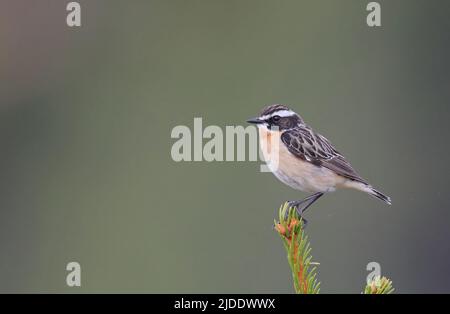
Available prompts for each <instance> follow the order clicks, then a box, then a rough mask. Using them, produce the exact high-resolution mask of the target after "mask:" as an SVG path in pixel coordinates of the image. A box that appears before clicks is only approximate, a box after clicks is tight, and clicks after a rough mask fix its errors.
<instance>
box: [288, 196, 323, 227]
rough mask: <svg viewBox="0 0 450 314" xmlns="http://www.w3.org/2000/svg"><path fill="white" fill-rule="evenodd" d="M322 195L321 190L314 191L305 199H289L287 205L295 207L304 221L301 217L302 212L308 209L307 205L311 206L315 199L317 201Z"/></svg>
mask: <svg viewBox="0 0 450 314" xmlns="http://www.w3.org/2000/svg"><path fill="white" fill-rule="evenodd" d="M322 195H323V192H317V193H314V194H312V195H310V196H308V197H306V198H305V199H302V200H299V201H290V202H288V203H289V206H290V207H295V209H296V211H297V214H298V215H299V216H300V217H301V218H302V219H303V220H304V221H305V223H306V220H305V219H304V218H303V213H304V212H305V211H306V209H308V207H309V206H311V205H312V204H313V203H314V202H315V201H317V200H318V199H319V198H320V197H321V196H322Z"/></svg>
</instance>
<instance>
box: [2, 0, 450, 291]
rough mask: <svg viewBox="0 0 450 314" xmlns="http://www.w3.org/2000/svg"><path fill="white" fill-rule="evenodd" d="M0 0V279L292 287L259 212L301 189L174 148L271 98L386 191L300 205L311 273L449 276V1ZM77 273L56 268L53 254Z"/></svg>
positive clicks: (433, 279)
mask: <svg viewBox="0 0 450 314" xmlns="http://www.w3.org/2000/svg"><path fill="white" fill-rule="evenodd" d="M79 2H80V4H81V9H82V26H81V27H80V28H75V29H72V28H69V27H68V26H67V25H66V14H67V13H66V10H65V8H66V4H67V3H68V1H60V0H53V1H49V0H41V1H25V0H0V47H1V48H0V254H1V258H0V292H63V293H72V292H145V293H147V292H148V293H156V292H158V293H159V292H177V293H190V292H192V293H206V292H209V293H216V292H217V293H234V292H240V293H262V292H266V293H269V292H274V293H291V292H292V291H293V289H292V282H291V273H290V271H289V268H288V263H287V260H286V256H285V251H284V248H283V247H282V244H281V241H280V239H279V238H278V236H277V234H276V233H275V232H274V231H273V229H272V223H273V219H274V218H275V217H276V213H277V209H278V207H279V205H280V204H281V203H282V202H283V201H285V200H292V199H298V198H301V197H303V196H305V195H304V194H302V193H300V192H297V191H295V190H292V189H290V188H289V187H287V186H284V185H283V184H281V183H280V182H278V181H277V180H276V179H275V178H274V177H273V175H271V174H269V173H261V172H259V165H260V162H212V163H208V162H190V163H189V162H180V163H176V162H174V161H173V160H172V159H171V156H170V150H171V146H172V144H173V143H174V142H175V140H173V139H171V136H170V134H171V130H172V128H173V127H174V126H176V125H187V126H189V127H191V128H192V125H193V118H194V117H202V118H203V123H204V125H219V126H221V127H224V126H226V125H245V122H244V121H245V120H246V119H247V118H248V117H251V116H254V115H255V114H257V113H258V112H259V110H260V109H261V107H263V106H264V105H265V104H270V103H285V104H289V105H291V107H292V108H293V109H294V110H296V111H298V112H299V113H301V115H302V116H303V118H304V119H305V120H306V121H307V122H308V123H309V124H310V125H312V126H314V128H315V129H316V130H318V131H319V132H321V133H322V134H324V135H325V136H327V137H328V138H330V139H331V140H332V141H333V142H334V144H335V145H336V146H337V148H338V149H339V150H341V151H343V152H345V155H346V156H347V157H348V158H349V160H350V161H351V162H352V164H353V165H354V167H355V168H356V169H357V170H358V171H359V172H360V173H361V175H363V176H364V177H365V178H367V179H368V180H369V181H370V182H371V183H372V184H373V185H374V186H376V187H378V188H379V189H380V190H382V191H383V192H385V193H386V194H388V195H390V196H391V197H392V199H393V205H392V206H390V207H389V206H386V205H385V204H383V203H381V202H379V201H377V200H375V199H373V198H371V197H369V196H367V195H365V194H363V193H359V192H354V191H342V192H339V193H334V194H330V195H328V196H327V197H324V198H322V199H321V200H320V201H319V202H318V203H316V204H315V205H314V206H313V208H312V209H311V210H310V211H309V212H308V214H307V218H308V220H309V225H308V233H309V235H310V239H311V244H312V248H313V252H312V253H313V256H314V260H316V261H318V262H320V263H321V265H320V269H319V276H320V280H321V282H322V292H325V293H336V292H344V293H359V292H360V291H362V288H363V286H364V282H365V278H366V275H367V274H368V272H367V271H366V265H367V263H369V262H371V261H376V262H379V263H380V264H381V271H382V273H383V274H384V275H386V276H388V277H390V278H391V279H392V280H393V282H394V286H395V288H396V290H397V292H398V293H434V292H441V293H442V292H450V280H449V274H450V273H449V269H448V265H449V264H450V244H449V236H450V228H449V218H450V212H449V206H450V197H449V195H448V186H449V184H448V175H449V170H450V169H449V157H448V156H449V154H450V149H449V147H448V136H449V132H450V126H449V119H450V114H449V101H450V91H449V90H450V89H449V86H450V84H449V83H450V77H449V69H450V61H449V58H448V56H449V55H450V42H449V30H450V19H449V18H448V11H449V9H450V3H449V2H448V1H445V0H441V1H437V0H435V1H425V0H420V1H419V0H417V1H412V0H403V1H400V0H398V1H380V3H381V7H382V27H380V28H369V27H368V26H367V25H366V15H367V12H366V5H367V3H368V2H369V1H360V0H346V1H332V0H328V1H324V0H321V1H317V0H309V1H298V0H295V1H294V0H292V1H287V0H283V1H268V0H245V1H243V0H240V1H237V0H227V1H225V0H220V1H219V0H213V1H206V0H202V1H199V0H189V1H182V0H170V1H163V0H161V1H143V0H133V1H118V0H108V1H106V0H96V1H79ZM70 261H77V262H79V263H80V264H81V268H82V287H81V288H69V287H67V286H66V274H67V272H66V270H65V267H66V264H67V263H68V262H70Z"/></svg>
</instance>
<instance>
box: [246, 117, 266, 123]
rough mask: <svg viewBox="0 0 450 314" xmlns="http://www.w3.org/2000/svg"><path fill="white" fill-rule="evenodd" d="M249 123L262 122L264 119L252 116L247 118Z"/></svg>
mask: <svg viewBox="0 0 450 314" xmlns="http://www.w3.org/2000/svg"><path fill="white" fill-rule="evenodd" d="M247 122H248V123H253V124H261V123H264V120H261V119H260V118H251V119H248V120H247Z"/></svg>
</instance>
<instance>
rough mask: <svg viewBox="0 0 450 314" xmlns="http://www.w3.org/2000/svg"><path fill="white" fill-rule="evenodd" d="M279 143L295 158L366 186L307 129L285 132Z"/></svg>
mask: <svg viewBox="0 0 450 314" xmlns="http://www.w3.org/2000/svg"><path fill="white" fill-rule="evenodd" d="M281 141H282V142H283V143H284V144H285V145H286V147H287V149H288V150H289V152H291V153H292V154H293V155H295V156H296V157H298V158H300V159H302V160H305V161H308V162H311V163H312V164H314V165H316V166H322V167H325V168H328V169H330V170H331V171H334V172H336V173H337V174H338V175H340V176H343V177H345V178H349V179H351V180H355V181H358V182H361V183H364V184H367V182H366V181H365V180H364V179H363V178H361V176H360V175H359V174H358V173H357V172H356V171H355V170H354V169H353V168H352V166H351V165H350V163H349V162H348V161H347V160H346V159H345V158H344V156H342V155H341V154H340V153H339V152H338V151H337V150H336V149H335V148H334V147H333V145H332V144H331V143H330V142H329V141H328V140H327V139H326V138H325V137H324V136H322V135H320V134H316V133H314V132H313V131H312V130H311V129H310V128H309V127H300V128H296V129H292V130H288V131H285V132H283V134H282V135H281Z"/></svg>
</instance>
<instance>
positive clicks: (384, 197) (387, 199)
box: [365, 185, 392, 205]
mask: <svg viewBox="0 0 450 314" xmlns="http://www.w3.org/2000/svg"><path fill="white" fill-rule="evenodd" d="M365 190H366V192H367V193H369V194H370V195H372V196H373V197H376V198H378V199H380V200H382V201H383V202H385V203H386V204H388V205H391V204H392V203H391V198H390V197H389V196H387V195H384V194H383V193H381V192H379V191H377V190H375V189H374V188H373V187H371V186H370V185H368V186H367V188H366V189H365Z"/></svg>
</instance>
